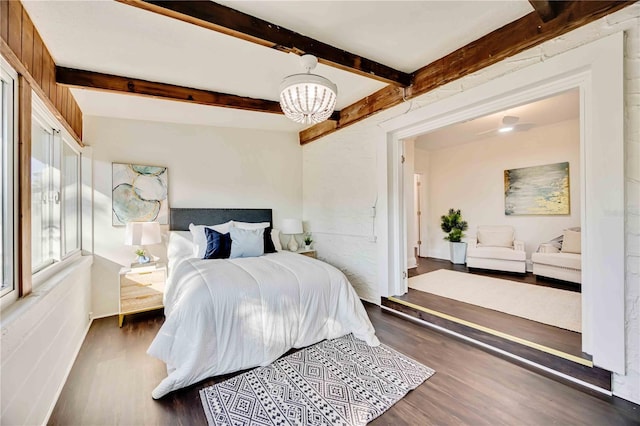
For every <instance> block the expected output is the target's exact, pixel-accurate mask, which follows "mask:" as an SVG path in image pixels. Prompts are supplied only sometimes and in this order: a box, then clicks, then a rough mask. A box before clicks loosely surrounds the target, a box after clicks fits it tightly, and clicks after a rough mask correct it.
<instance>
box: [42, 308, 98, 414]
mask: <svg viewBox="0 0 640 426" xmlns="http://www.w3.org/2000/svg"><path fill="white" fill-rule="evenodd" d="M91 324H93V318H91V319H90V320H89V324H88V325H87V327H86V328H85V330H84V333H83V336H82V339H81V340H80V343H79V344H78V347H77V348H76V350H75V351H74V352H75V353H74V355H73V360H72V361H71V363H69V367H68V368H67V371H66V372H65V373H64V380H62V381H61V382H60V386H58V390H57V391H56V395H55V398H54V399H53V402H52V403H51V406H50V407H49V410H47V415H46V416H45V421H44V423H43V426H44V425H47V424H49V419H50V418H51V414H53V409H54V408H56V404H57V403H58V399H59V398H60V394H61V393H62V389H64V385H65V384H66V383H67V379H68V378H69V374H71V369H72V368H73V365H74V364H75V363H76V358H78V354H79V353H80V349H82V345H83V344H84V341H85V339H86V338H87V334H88V333H89V329H90V328H91Z"/></svg>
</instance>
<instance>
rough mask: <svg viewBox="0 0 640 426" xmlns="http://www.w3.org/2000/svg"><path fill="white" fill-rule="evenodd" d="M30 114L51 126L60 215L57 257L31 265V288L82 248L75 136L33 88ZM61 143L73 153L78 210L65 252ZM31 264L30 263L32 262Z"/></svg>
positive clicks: (79, 180) (40, 122) (77, 150)
mask: <svg viewBox="0 0 640 426" xmlns="http://www.w3.org/2000/svg"><path fill="white" fill-rule="evenodd" d="M31 117H32V120H34V122H38V123H39V124H40V125H42V126H44V127H46V128H47V129H51V130H52V131H53V134H52V135H53V140H52V142H51V144H52V152H53V151H54V148H53V147H54V146H55V144H56V143H58V151H59V152H58V154H57V155H58V156H59V164H58V165H57V166H58V167H59V174H60V177H59V182H58V187H59V190H60V191H59V194H58V196H59V197H60V204H59V216H60V222H59V226H60V237H59V241H57V242H56V244H58V246H57V248H56V252H57V257H53V261H52V262H51V263H47V264H43V265H41V267H40V268H38V269H37V270H35V269H32V275H33V288H36V287H37V286H38V285H40V284H41V283H42V282H43V281H45V280H46V279H47V278H48V277H50V276H51V275H53V274H55V273H56V272H58V271H59V270H61V269H63V268H64V267H65V265H66V264H68V263H69V262H70V261H72V260H73V259H76V258H77V257H79V256H80V255H81V250H82V234H81V232H82V210H81V208H82V193H81V191H80V189H81V176H82V173H81V169H80V165H81V164H82V163H81V161H82V150H81V149H80V147H79V146H78V145H77V144H76V142H75V139H74V138H73V137H72V136H71V134H70V133H69V132H68V131H67V130H66V129H65V128H64V126H62V124H61V123H60V121H59V120H58V119H57V118H56V117H55V116H54V115H53V114H52V113H51V112H50V111H49V109H48V108H47V107H46V106H45V104H44V102H43V101H42V100H41V99H40V98H39V97H38V95H37V94H36V93H35V92H33V93H32V112H31ZM63 144H66V145H67V147H68V148H70V149H71V150H72V151H73V152H74V153H75V154H77V172H78V174H77V197H76V200H75V204H76V207H77V212H78V220H77V224H76V226H77V247H76V248H74V249H73V250H71V251H69V252H68V253H65V252H66V247H65V245H66V237H65V233H64V232H65V227H66V226H67V224H66V223H65V222H66V220H65V218H64V206H65V200H64V199H63V197H62V190H63V187H64V184H65V183H64V176H63V167H64V165H63V164H64V159H63V155H62V152H63ZM32 267H33V266H32Z"/></svg>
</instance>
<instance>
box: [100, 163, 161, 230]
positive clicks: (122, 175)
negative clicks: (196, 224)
mask: <svg viewBox="0 0 640 426" xmlns="http://www.w3.org/2000/svg"><path fill="white" fill-rule="evenodd" d="M112 176H113V177H112V186H111V188H112V194H111V196H112V197H111V200H112V223H113V225H126V224H127V222H152V221H156V222H160V224H161V225H167V224H168V223H169V205H168V204H169V203H168V199H167V198H168V197H167V194H168V191H167V181H168V179H167V168H166V167H158V166H142V165H139V164H123V163H113V164H112Z"/></svg>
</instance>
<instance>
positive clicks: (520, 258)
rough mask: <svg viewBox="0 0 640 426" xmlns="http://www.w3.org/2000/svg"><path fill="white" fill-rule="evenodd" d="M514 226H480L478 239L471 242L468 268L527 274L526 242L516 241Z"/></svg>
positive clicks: (468, 250)
mask: <svg viewBox="0 0 640 426" xmlns="http://www.w3.org/2000/svg"><path fill="white" fill-rule="evenodd" d="M514 235H515V231H514V229H513V227H512V226H508V225H501V226H478V232H477V234H476V238H475V239H473V240H471V241H469V247H468V248H467V267H469V268H480V269H493V270H497V271H507V272H518V273H521V274H524V273H525V272H526V264H527V263H526V261H527V253H526V252H525V250H524V242H522V241H518V240H515V239H514Z"/></svg>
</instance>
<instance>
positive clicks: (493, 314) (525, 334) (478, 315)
mask: <svg viewBox="0 0 640 426" xmlns="http://www.w3.org/2000/svg"><path fill="white" fill-rule="evenodd" d="M439 269H448V270H454V271H459V272H467V273H473V274H477V275H484V276H488V277H492V278H499V279H505V280H510V281H515V282H522V283H527V284H533V285H541V286H545V287H554V288H559V289H562V290H569V291H580V286H579V285H574V284H571V283H566V282H563V281H557V280H547V279H544V278H539V277H536V276H534V275H533V274H531V273H527V274H524V275H523V274H510V273H502V272H499V271H485V270H478V269H472V270H471V271H470V270H469V268H467V267H466V265H454V264H452V263H451V262H449V261H448V260H442V259H434V258H424V257H420V258H418V268H413V269H410V271H413V272H410V275H411V276H416V275H421V274H426V273H427V272H432V271H436V270H439ZM396 297H397V298H398V299H401V300H405V301H407V302H411V303H414V304H416V305H419V306H423V307H425V308H429V309H433V310H435V311H438V312H442V313H445V314H448V315H451V316H454V317H456V318H461V319H463V320H466V321H470V322H472V323H475V324H479V325H481V326H485V327H489V328H492V329H494V330H497V331H500V332H503V333H507V334H510V335H512V336H516V337H520V338H522V339H525V340H529V341H531V342H535V343H538V344H540V345H544V346H548V347H550V348H553V349H557V350H560V351H563V352H566V353H568V354H571V355H575V356H579V357H582V358H585V359H591V357H590V356H589V355H587V354H585V353H583V352H582V335H581V334H580V333H576V332H574V331H569V330H564V329H561V328H558V327H553V326H550V325H546V324H542V323H539V322H535V321H531V320H528V319H525V318H520V317H516V316H513V315H509V314H505V313H503V312H498V311H494V310H492V309H486V308H482V307H479V306H475V305H471V304H468V303H464V302H460V301H457V300H453V299H448V298H446V297H441V296H437V295H434V294H430V293H426V292H423V291H417V290H413V289H409V292H408V293H407V294H405V295H402V296H396Z"/></svg>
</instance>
